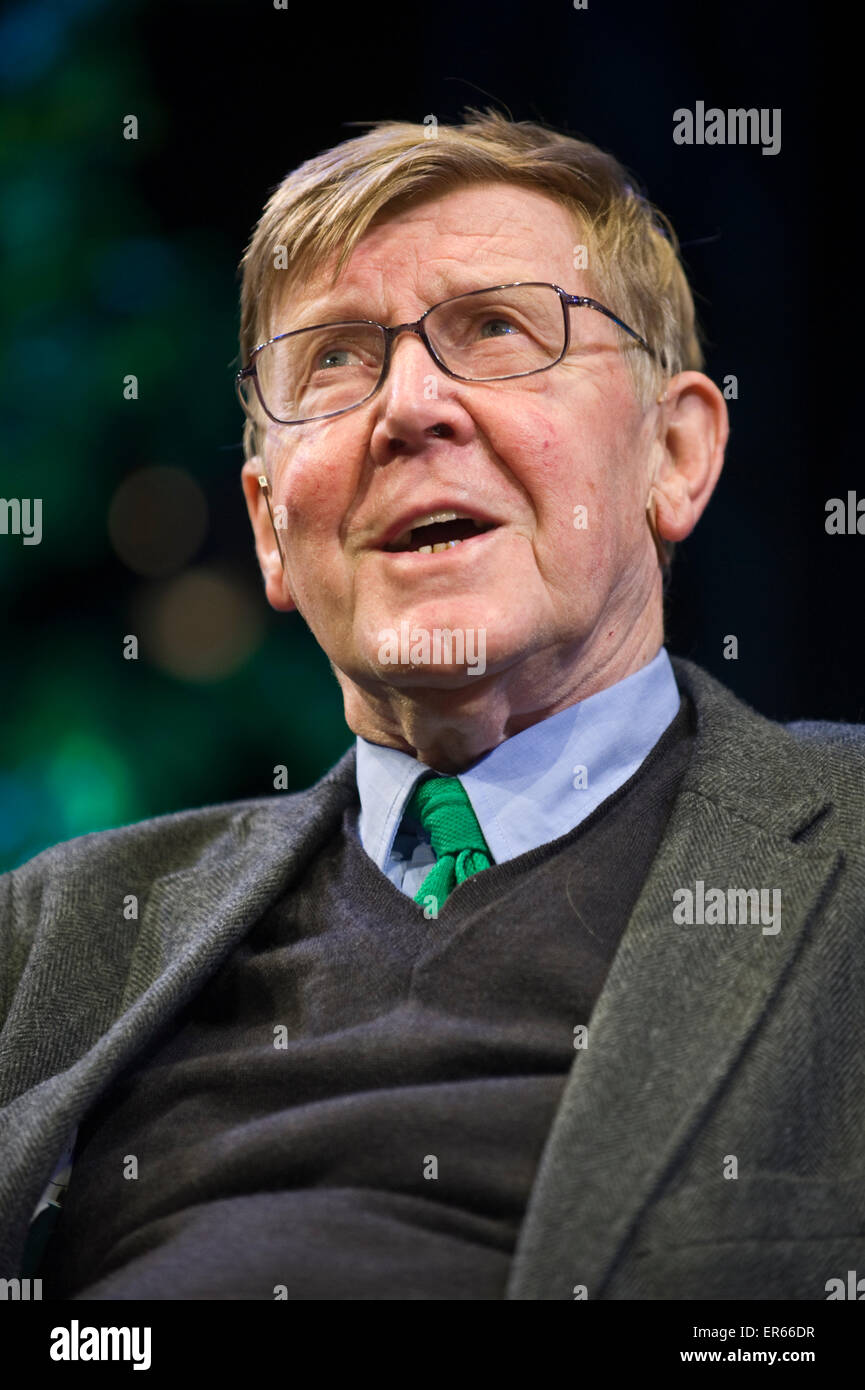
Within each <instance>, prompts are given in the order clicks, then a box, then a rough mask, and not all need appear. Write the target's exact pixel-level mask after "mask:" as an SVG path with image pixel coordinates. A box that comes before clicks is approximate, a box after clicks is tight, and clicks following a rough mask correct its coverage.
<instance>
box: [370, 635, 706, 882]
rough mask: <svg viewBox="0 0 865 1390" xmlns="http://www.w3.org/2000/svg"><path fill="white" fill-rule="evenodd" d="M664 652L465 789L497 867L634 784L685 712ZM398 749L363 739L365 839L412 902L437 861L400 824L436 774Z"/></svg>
mask: <svg viewBox="0 0 865 1390" xmlns="http://www.w3.org/2000/svg"><path fill="white" fill-rule="evenodd" d="M680 698H681V697H680V695H679V689H678V686H677V685H676V678H675V675H674V674H673V667H672V665H671V662H670V658H669V656H668V655H667V652H666V650H665V648H664V647H661V649H660V651H659V652H658V654H657V656H656V657H655V658H654V659H653V660H652V661H650V662H649V664H648V666H643V667H642V668H641V669H640V670H639V671H635V672H634V673H633V675H630V676H626V677H625V679H624V680H621V681H618V682H617V683H616V684H615V685H611V686H609V687H608V688H607V689H606V690H599V691H598V693H597V694H596V695H590V696H589V697H588V699H586V700H579V701H577V703H576V704H573V705H569V706H568V708H567V709H563V710H559V712H558V714H551V715H550V716H549V717H548V718H547V719H542V720H540V721H539V722H538V723H537V724H532V725H531V727H530V728H528V729H524V730H523V732H522V733H519V734H514V735H513V737H512V738H508V739H505V741H504V743H500V744H499V745H498V747H497V748H493V749H491V750H490V752H489V753H487V754H485V755H484V757H483V758H481V759H480V761H479V762H477V763H475V765H474V767H472V768H470V769H469V770H468V772H461V773H460V774H459V780H460V782H461V783H462V785H463V787H464V789H465V791H466V793H467V795H468V798H469V800H470V802H471V804H472V807H473V808H474V812H475V815H476V816H477V818H478V821H479V823H480V827H481V830H482V831H483V834H484V838H485V840H486V842H487V844H488V845H489V848H490V853H491V855H492V857H493V861H494V862H495V863H496V864H502V863H504V862H505V861H506V860H508V859H515V858H516V856H517V855H518V854H526V853H527V852H528V851H529V850H532V849H536V848H537V846H538V845H545V844H548V843H549V841H550V840H557V839H559V837H560V836H562V835H566V834H567V833H568V831H569V830H572V829H573V828H574V826H576V825H579V823H580V821H582V820H585V818H586V816H588V815H591V813H592V811H594V809H595V807H596V806H600V804H601V802H602V801H606V799H607V797H608V796H611V795H612V793H613V792H614V791H616V790H617V789H618V788H619V787H621V786H622V785H623V783H625V782H627V780H628V778H629V777H632V776H633V774H634V773H635V772H636V770H637V768H638V767H639V766H640V764H641V763H642V762H643V761H644V760H645V759H646V757H647V756H648V754H649V753H650V752H651V750H652V748H654V746H655V744H656V743H657V742H658V739H659V738H660V737H661V735H662V734H663V732H664V730H665V729H667V728H668V727H669V725H670V724H671V723H672V721H673V720H674V719H675V717H676V715H677V714H678V711H679V702H680ZM432 770H433V769H431V768H429V767H428V766H427V765H426V764H425V763H421V762H418V760H417V758H413V757H411V755H410V754H408V753H402V752H400V750H399V749H397V748H385V747H383V746H382V745H381V744H378V743H370V742H369V741H368V740H367V739H365V738H358V740H357V787H358V794H359V796H360V817H359V820H358V833H359V835H360V842H361V844H362V845H363V848H364V849H365V850H366V852H367V854H368V855H369V856H370V858H371V859H373V860H374V861H375V863H376V864H377V865H378V867H379V868H380V869H381V870H382V872H383V873H385V874H387V877H388V878H389V879H390V880H391V882H392V883H394V884H395V885H396V886H397V888H400V889H402V891H403V892H404V893H406V894H407V895H408V896H409V897H414V895H415V893H417V891H418V889H419V888H420V886H421V884H422V883H423V880H424V879H425V877H426V875H427V873H428V872H429V868H430V865H431V864H434V863H435V860H436V856H435V852H434V850H433V848H432V846H431V845H430V843H429V839H428V836H427V835H426V833H425V832H424V830H423V828H422V827H421V826H420V825H418V824H417V823H416V822H413V821H412V822H410V821H408V820H406V821H405V823H404V824H402V825H401V822H402V821H403V812H404V808H405V805H406V803H407V801H408V800H409V797H410V796H411V794H412V792H413V791H414V788H415V784H416V783H417V782H418V781H419V780H420V778H421V777H423V776H424V774H426V773H428V772H430V771H432Z"/></svg>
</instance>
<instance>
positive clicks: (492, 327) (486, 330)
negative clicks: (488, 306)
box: [478, 319, 519, 338]
mask: <svg viewBox="0 0 865 1390" xmlns="http://www.w3.org/2000/svg"><path fill="white" fill-rule="evenodd" d="M518 332H519V329H518V328H517V326H516V324H515V323H511V321H510V319H487V320H486V321H485V322H484V323H482V324H481V325H480V332H479V334H478V336H479V337H481V338H505V337H507V336H508V334H510V333H518Z"/></svg>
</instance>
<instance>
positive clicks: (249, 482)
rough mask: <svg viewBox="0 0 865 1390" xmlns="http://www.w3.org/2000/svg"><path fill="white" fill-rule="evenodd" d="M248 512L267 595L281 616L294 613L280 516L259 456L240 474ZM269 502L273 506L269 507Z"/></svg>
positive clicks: (246, 464) (251, 459)
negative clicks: (265, 483)
mask: <svg viewBox="0 0 865 1390" xmlns="http://www.w3.org/2000/svg"><path fill="white" fill-rule="evenodd" d="M240 478H241V483H242V485H243V495H244V497H245V498H246V508H247V511H248V512H249V520H250V521H251V523H252V532H253V535H254V536H255V553H256V555H257V556H258V563H259V566H260V568H261V574H262V578H263V579H264V592H265V594H266V595H267V601H268V603H269V604H270V606H271V608H276V609H277V610H278V611H279V612H281V613H290V612H291V610H292V609H293V608H295V607H296V606H297V605H296V604H295V602H294V600H293V598H292V597H291V591H290V589H289V587H288V576H287V575H286V573H285V570H284V567H283V561H282V556H281V554H280V538H279V536H278V535H277V531H276V525H275V523H278V521H279V517H278V515H273V516H272V515H271V508H272V505H273V504H272V499H270V498H269V496H268V493H269V485H268V487H262V485H261V481H260V480H261V479H262V478H266V473H265V467H264V459H262V458H260V457H259V456H258V455H257V454H256V455H255V457H254V458H250V459H247V460H246V463H245V464H244V465H243V468H242V470H241V474H240ZM268 502H270V503H271V505H270V506H268Z"/></svg>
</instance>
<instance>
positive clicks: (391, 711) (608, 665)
mask: <svg viewBox="0 0 865 1390" xmlns="http://www.w3.org/2000/svg"><path fill="white" fill-rule="evenodd" d="M629 637H630V638H631V639H632V640H625V641H624V642H623V643H622V644H621V645H620V646H619V647H618V648H617V649H616V650H615V651H611V652H610V653H609V654H608V657H607V659H606V660H598V659H597V657H596V658H595V659H594V660H586V659H585V657H584V659H583V660H582V661H580V660H579V659H576V660H573V657H574V655H575V654H574V653H571V654H570V656H571V658H572V659H571V660H567V659H566V657H565V656H561V655H560V656H559V658H558V661H557V660H556V659H555V658H554V657H551V655H550V653H549V652H545V651H540V652H536V653H534V654H533V655H532V657H531V658H530V659H529V660H528V661H526V660H520V661H515V662H514V663H513V665H512V666H510V667H507V668H506V669H504V670H496V671H487V672H486V673H485V674H484V675H482V676H466V677H465V678H463V680H462V682H461V683H460V684H459V685H457V686H455V687H454V688H451V689H437V688H431V687H427V686H417V685H415V684H414V683H413V684H412V685H411V686H408V685H406V686H386V687H383V688H382V687H378V686H377V687H375V688H372V687H371V688H366V687H362V686H360V685H359V684H357V683H356V682H354V681H352V680H350V679H349V678H348V677H347V676H345V675H344V674H343V673H342V672H339V671H337V673H336V674H337V679H338V680H339V682H340V685H341V687H342V691H343V697H344V700H345V718H346V723H347V724H348V726H349V728H350V729H351V730H352V732H353V733H355V734H357V735H359V736H360V737H361V738H365V739H367V740H368V741H369V742H370V743H378V744H382V745H384V746H385V747H387V748H397V749H399V751H400V752H403V753H408V754H409V755H410V756H411V757H413V758H416V759H417V760H418V761H419V762H421V763H424V764H425V765H426V766H428V767H432V768H435V769H436V771H437V772H444V773H448V774H449V775H452V776H455V775H457V774H458V773H460V772H466V771H467V770H468V769H469V768H470V767H473V766H474V764H475V763H476V762H478V761H479V759H480V758H482V757H484V756H485V754H487V753H489V752H490V751H491V750H492V749H493V748H496V747H498V745H499V744H500V743H503V742H504V741H505V739H508V738H512V737H513V736H514V735H515V734H518V733H521V732H522V731H523V730H524V729H528V728H530V727H531V725H532V724H537V723H539V722H540V721H541V720H542V719H548V718H549V717H550V716H551V715H553V714H558V712H559V711H560V710H563V709H566V708H567V707H568V706H569V705H573V704H576V703H577V702H578V701H580V700H587V699H588V698H589V696H591V695H595V694H597V692H598V691H600V690H606V689H608V688H609V687H610V686H611V685H615V684H617V683H618V682H619V681H622V680H625V679H626V677H627V676H630V675H633V674H634V672H636V671H639V670H642V668H643V667H644V666H647V665H648V663H649V662H650V661H651V660H652V659H653V658H654V657H655V656H657V654H658V651H659V649H660V647H661V645H662V643H663V627H662V625H661V624H660V622H659V623H658V626H657V630H653V631H652V632H651V633H647V634H645V635H644V636H642V637H638V636H637V634H636V633H632V634H629ZM576 655H577V657H578V656H579V654H576Z"/></svg>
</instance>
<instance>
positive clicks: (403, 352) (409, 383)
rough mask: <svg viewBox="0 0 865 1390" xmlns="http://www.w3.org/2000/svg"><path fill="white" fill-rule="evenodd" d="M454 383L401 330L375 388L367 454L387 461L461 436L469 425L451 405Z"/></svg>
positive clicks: (413, 338) (414, 335) (418, 339)
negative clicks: (377, 397) (376, 400)
mask: <svg viewBox="0 0 865 1390" xmlns="http://www.w3.org/2000/svg"><path fill="white" fill-rule="evenodd" d="M455 385H456V383H455V382H454V381H453V380H452V379H451V378H450V377H448V376H447V375H446V373H445V372H443V371H442V370H441V368H440V367H439V366H438V363H437V362H436V361H435V360H434V359H433V357H432V354H431V353H430V352H429V351H428V350H427V347H426V344H425V343H424V341H423V339H422V338H421V337H420V336H419V334H417V333H416V332H411V331H409V330H406V331H405V332H402V333H400V334H398V335H397V337H396V338H395V340H394V342H393V344H392V346H391V357H390V368H389V370H388V374H387V376H386V378H385V380H384V383H383V385H382V388H381V399H380V401H379V408H378V420H377V422H376V425H375V428H374V430H373V438H372V444H373V452H374V453H375V452H377V451H379V452H381V451H383V453H384V454H385V455H387V456H390V455H392V454H393V453H395V452H400V451H405V450H406V449H409V450H415V449H419V448H422V447H423V446H424V445H425V444H427V443H428V442H429V438H430V436H431V435H432V436H435V437H437V438H443V437H444V438H454V437H460V436H462V435H465V436H467V435H468V433H469V431H470V426H471V422H470V419H469V417H468V415H467V412H466V410H465V408H464V407H463V406H462V405H461V404H460V403H459V402H458V401H457V400H456V398H455V392H454V387H455Z"/></svg>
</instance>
